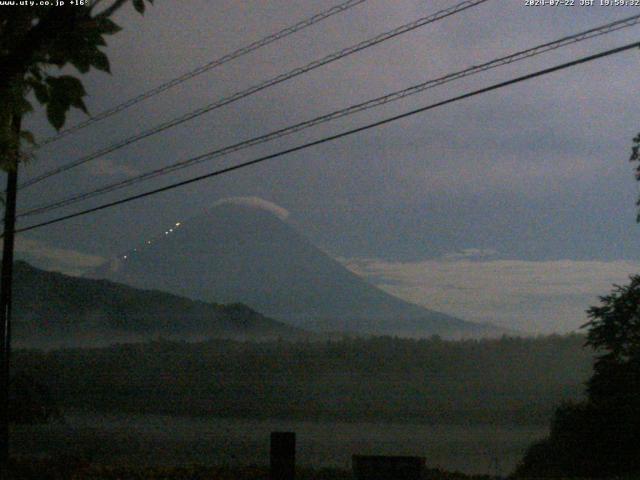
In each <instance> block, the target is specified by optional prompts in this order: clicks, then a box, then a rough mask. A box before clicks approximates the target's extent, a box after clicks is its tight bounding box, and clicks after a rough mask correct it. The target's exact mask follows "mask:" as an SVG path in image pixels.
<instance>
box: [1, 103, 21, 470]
mask: <svg viewBox="0 0 640 480" xmlns="http://www.w3.org/2000/svg"><path fill="white" fill-rule="evenodd" d="M20 120H21V118H20V117H19V116H18V115H14V116H13V118H12V129H13V133H14V134H15V136H16V141H17V142H19V141H20ZM16 145H17V146H16V152H15V159H14V160H15V163H14V162H9V165H8V167H7V191H6V195H7V197H6V199H5V210H4V237H3V239H2V240H3V244H2V273H1V277H0V281H1V283H0V361H1V362H2V365H1V366H0V478H6V475H7V465H8V461H9V375H10V370H9V361H10V356H11V286H12V277H13V244H14V237H15V234H14V232H15V225H16V196H17V191H18V160H19V154H20V147H19V145H20V144H19V143H17V144H16Z"/></svg>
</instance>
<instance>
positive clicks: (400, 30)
mask: <svg viewBox="0 0 640 480" xmlns="http://www.w3.org/2000/svg"><path fill="white" fill-rule="evenodd" d="M487 1H488V0H465V1H464V2H462V3H459V4H457V5H454V6H453V7H450V8H447V9H444V10H440V11H439V12H436V13H435V14H433V15H429V16H427V17H422V18H420V19H418V20H415V21H413V22H411V23H407V24H405V25H402V26H400V27H397V28H395V29H393V30H391V31H388V32H385V33H382V34H380V35H377V36H376V37H373V38H371V39H369V40H365V41H363V42H360V43H358V44H356V45H353V46H351V47H347V48H345V49H342V50H340V51H338V52H335V53H332V54H330V55H327V56H326V57H323V58H321V59H319V60H315V61H313V62H311V63H308V64H307V65H305V66H303V67H298V68H295V69H293V70H290V71H289V72H287V73H283V74H280V75H277V76H276V77H273V78H271V79H269V80H266V81H264V82H262V83H259V84H257V85H254V86H252V87H249V88H248V89H246V90H242V91H239V92H236V93H234V94H232V95H230V96H228V97H225V98H222V99H220V100H217V101H215V102H213V103H211V104H209V105H206V106H204V107H201V108H199V109H197V110H194V111H192V112H189V113H186V114H184V115H182V116H180V117H177V118H174V119H173V120H169V121H167V122H164V123H162V124H160V125H156V126H155V127H153V128H151V129H149V130H145V131H144V132H141V133H138V134H136V135H132V136H130V137H128V138H126V139H124V140H121V141H120V142H118V143H115V144H113V145H110V146H108V147H105V148H103V149H101V150H98V151H97V152H94V153H91V154H89V155H87V156H85V157H81V158H79V159H77V160H74V161H72V162H70V163H67V164H65V165H62V166H60V167H58V168H55V169H52V170H50V171H48V172H45V173H43V174H41V175H38V176H36V177H34V178H32V179H30V180H27V181H26V182H24V183H22V184H21V185H19V187H18V188H19V189H21V188H26V187H29V186H31V185H34V184H36V183H38V182H41V181H42V180H45V179H47V178H49V177H52V176H54V175H58V174H60V173H62V172H65V171H67V170H70V169H72V168H75V167H77V166H79V165H82V164H84V163H87V162H89V161H91V160H95V159H97V158H100V157H103V156H104V155H107V154H108V153H111V152H114V151H116V150H119V149H121V148H123V147H126V146H127V145H130V144H132V143H135V142H137V141H139V140H142V139H144V138H147V137H150V136H152V135H155V134H157V133H160V132H163V131H165V130H167V129H169V128H172V127H175V126H177V125H180V124H182V123H184V122H187V121H189V120H193V119H194V118H197V117H199V116H201V115H204V114H205V113H209V112H211V111H212V110H215V109H218V108H221V107H223V106H225V105H228V104H230V103H233V102H236V101H238V100H241V99H243V98H246V97H248V96H250V95H253V94H255V93H258V92H260V91H262V90H266V89H267V88H270V87H273V86H274V85H277V84H280V83H282V82H285V81H287V80H290V79H292V78H294V77H297V76H299V75H302V74H304V73H307V72H309V71H311V70H314V69H316V68H319V67H322V66H324V65H327V64H329V63H332V62H335V61H336V60H339V59H341V58H344V57H346V56H348V55H352V54H354V53H356V52H359V51H361V50H364V49H366V48H369V47H372V46H374V45H377V44H379V43H382V42H385V41H387V40H390V39H392V38H395V37H397V36H399V35H402V34H404V33H407V32H410V31H412V30H415V29H417V28H419V27H422V26H424V25H427V24H430V23H434V22H437V21H439V20H442V19H444V18H446V17H449V16H451V15H455V14H456V13H459V12H461V11H463V10H466V9H468V8H471V7H474V6H476V5H479V4H482V3H485V2H487Z"/></svg>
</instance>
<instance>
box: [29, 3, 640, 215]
mask: <svg viewBox="0 0 640 480" xmlns="http://www.w3.org/2000/svg"><path fill="white" fill-rule="evenodd" d="M638 23H640V14H639V15H634V16H631V17H627V18H625V19H622V20H617V21H615V22H611V23H608V24H605V25H602V26H599V27H596V28H591V29H589V30H586V31H583V32H580V33H577V34H574V35H570V36H567V37H563V38H560V39H558V40H554V41H552V42H548V43H545V44H542V45H538V46H536V47H533V48H529V49H526V50H522V51H519V52H516V53H513V54H510V55H507V56H505V57H501V58H498V59H495V60H491V61H489V62H486V63H483V64H481V65H476V66H472V67H470V68H467V69H465V70H461V71H458V72H454V73H450V74H448V75H445V76H443V77H439V78H436V79H432V80H428V81H426V82H423V83H420V84H417V85H414V86H411V87H408V88H405V89H402V90H399V91H396V92H393V93H390V94H387V95H383V96H381V97H377V98H374V99H371V100H368V101H366V102H363V103H359V104H356V105H352V106H350V107H347V108H344V109H341V110H336V111H334V112H331V113H329V114H326V115H322V116H319V117H315V118H313V119H311V120H307V121H304V122H301V123H297V124H294V125H291V126H288V127H285V128H282V129H279V130H275V131H273V132H270V133H267V134H264V135H261V136H258V137H254V138H252V139H249V140H245V141H242V142H239V143H236V144H233V145H229V146H226V147H223V148H220V149H217V150H214V151H211V152H208V153H205V154H202V155H198V156H196V157H192V158H189V159H187V160H183V161H181V162H177V163H174V164H171V165H168V166H166V167H161V168H158V169H155V170H151V171H148V172H145V173H143V174H140V175H137V176H135V177H132V178H128V179H125V180H121V181H119V182H115V183H112V184H109V185H106V186H104V187H100V188H97V189H95V190H91V191H89V192H84V193H80V194H75V195H71V196H68V197H66V198H64V199H61V200H58V201H56V202H54V203H49V204H46V205H42V206H39V207H34V208H32V209H30V210H27V211H25V212H21V213H20V214H19V215H18V217H25V216H30V215H37V214H41V213H45V212H48V211H51V210H55V209H58V208H61V207H65V206H68V205H72V204H75V203H77V202H80V201H82V200H87V199H89V198H93V197H96V196H98V195H103V194H105V193H109V192H112V191H115V190H119V189H120V188H124V187H127V186H130V185H134V184H136V183H140V182H142V181H145V180H149V179H152V178H155V177H158V176H161V175H165V174H167V173H171V172H174V171H177V170H181V169H183V168H187V167H190V166H192V165H195V164H198V163H202V162H204V161H209V160H212V159H214V158H219V157H222V156H225V155H228V154H230V153H233V152H237V151H240V150H244V149H246V148H249V147H253V146H256V145H259V144H262V143H266V142H268V141H271V140H274V139H276V138H280V137H283V136H286V135H290V134H293V133H297V132H299V131H302V130H305V129H307V128H310V127H313V126H316V125H319V124H322V123H326V122H329V121H332V120H335V119H338V118H342V117H346V116H348V115H352V114H355V113H358V112H361V111H364V110H368V109H371V108H374V107H377V106H380V105H383V104H386V103H389V102H393V101H396V100H400V99H402V98H405V97H408V96H410V95H415V94H417V93H421V92H423V91H425V90H428V89H430V88H434V87H437V86H440V85H443V84H446V83H449V82H451V81H454V80H458V79H460V78H464V77H467V76H471V75H474V74H477V73H481V72H484V71H487V70H490V69H493V68H497V67H499V66H503V65H508V64H511V63H513V62H516V61H519V60H524V59H527V58H531V57H534V56H536V55H540V54H542V53H545V52H548V51H550V50H555V49H558V48H561V47H564V46H567V45H571V44H574V43H578V42H581V41H584V40H587V39H590V38H594V37H597V36H601V35H605V34H608V33H611V32H614V31H617V30H620V29H622V28H627V27H631V26H633V25H637V24H638Z"/></svg>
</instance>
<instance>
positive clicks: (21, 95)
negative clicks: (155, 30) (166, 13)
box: [0, 0, 153, 170]
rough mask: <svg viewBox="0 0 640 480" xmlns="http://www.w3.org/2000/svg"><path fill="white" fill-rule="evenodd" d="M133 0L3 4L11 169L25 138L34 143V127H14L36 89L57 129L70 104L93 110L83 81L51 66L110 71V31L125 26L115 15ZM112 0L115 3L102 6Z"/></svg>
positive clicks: (1, 88)
mask: <svg viewBox="0 0 640 480" xmlns="http://www.w3.org/2000/svg"><path fill="white" fill-rule="evenodd" d="M128 1H129V0H113V1H112V2H111V3H109V2H105V1H104V0H97V1H93V2H89V1H87V2H85V3H86V5H70V4H69V2H67V5H65V6H42V5H34V6H31V7H28V8H24V7H20V8H18V7H15V8H2V9H1V10H0V70H2V72H3V75H2V77H1V78H0V105H2V108H0V158H1V159H2V163H1V164H0V167H1V168H3V169H5V170H7V169H10V168H12V167H13V166H15V165H16V164H17V163H18V162H19V161H21V160H23V159H24V158H23V157H21V156H20V155H19V153H18V152H19V147H20V143H21V141H27V142H30V143H33V140H34V139H33V136H32V135H31V134H30V133H28V132H16V129H15V128H14V125H15V122H16V120H15V119H16V118H20V117H22V116H23V115H24V114H25V113H28V112H31V111H32V110H33V106H32V105H31V104H30V102H29V101H28V100H27V97H28V95H29V94H30V93H31V92H33V93H34V96H35V99H36V100H37V101H38V103H40V104H42V105H43V106H44V107H45V108H46V113H47V118H48V120H49V122H50V123H51V125H52V126H53V127H55V128H56V129H57V130H60V129H61V128H62V126H63V125H64V123H65V119H66V115H67V112H68V111H69V109H70V108H72V107H73V108H77V109H80V110H82V111H83V112H85V113H87V108H86V105H85V103H84V97H85V96H86V91H85V89H84V87H83V86H82V82H81V81H80V80H79V79H78V78H77V77H74V76H71V75H54V74H53V73H51V70H52V68H54V67H55V68H57V69H58V70H59V69H62V68H63V67H65V66H67V65H71V66H73V67H75V68H76V70H77V71H78V72H80V73H87V72H88V71H89V70H90V69H91V68H94V69H96V70H100V71H104V72H109V71H110V66H109V59H108V58H107V55H106V54H105V53H104V51H102V50H101V49H102V48H103V47H104V46H106V39H105V37H107V36H109V35H113V34H115V33H117V32H118V31H120V30H121V29H120V27H119V26H118V25H117V24H116V23H115V22H114V21H113V20H112V19H111V18H110V17H111V16H112V15H113V14H114V13H115V12H116V11H118V10H119V9H120V8H121V7H123V6H124V5H125V4H126V3H128ZM146 1H148V2H149V3H152V2H153V0H146ZM36 3H39V2H36ZM106 3H109V5H108V6H106V7H105V8H104V9H103V10H101V11H97V9H98V8H99V7H102V6H104V4H106ZM132 3H133V6H134V8H135V9H136V11H138V12H140V13H143V12H144V8H145V4H144V0H132Z"/></svg>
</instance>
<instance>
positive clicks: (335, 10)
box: [36, 0, 367, 148]
mask: <svg viewBox="0 0 640 480" xmlns="http://www.w3.org/2000/svg"><path fill="white" fill-rule="evenodd" d="M366 1H367V0H349V1H347V2H344V3H341V4H339V5H336V6H334V7H331V8H330V9H328V10H325V11H323V12H320V13H317V14H315V15H313V16H311V17H309V18H306V19H304V20H302V21H300V22H298V23H296V24H294V25H291V26H290V27H287V28H284V29H282V30H280V31H278V32H276V33H273V34H271V35H269V36H267V37H264V38H262V39H261V40H257V41H255V42H253V43H250V44H249V45H246V46H244V47H241V48H239V49H237V50H235V51H233V52H231V53H229V54H227V55H224V56H222V57H220V58H217V59H215V60H212V61H210V62H208V63H206V64H204V65H201V66H199V67H197V68H195V69H193V70H191V71H189V72H187V73H184V74H182V75H180V76H179V77H176V78H174V79H173V80H169V81H168V82H165V83H163V84H161V85H158V86H157V87H155V88H152V89H150V90H147V91H146V92H144V93H141V94H140V95H137V96H135V97H133V98H130V99H129V100H127V101H125V102H122V103H120V104H118V105H116V106H115V107H112V108H110V109H108V110H104V111H102V112H100V113H98V114H97V115H93V116H91V117H90V118H88V119H87V120H85V121H83V122H80V123H77V124H76V125H73V126H71V127H69V128H66V129H64V130H62V131H61V132H59V133H57V134H56V135H53V136H51V137H48V138H45V139H44V140H42V141H41V142H39V145H38V147H36V148H39V147H42V146H44V145H48V144H50V143H54V142H57V141H58V140H60V139H62V138H64V137H66V136H68V135H70V134H72V133H74V132H77V131H79V130H82V129H83V128H86V127H88V126H89V125H92V124H94V123H97V122H99V121H101V120H104V119H105V118H109V117H111V116H112V115H115V114H116V113H120V112H122V111H124V110H127V109H128V108H130V107H132V106H134V105H136V104H138V103H140V102H142V101H144V100H148V99H149V98H151V97H154V96H156V95H158V94H160V93H162V92H165V91H167V90H169V89H170V88H173V87H175V86H176V85H180V84H181V83H184V82H186V81H187V80H191V79H192V78H194V77H196V76H198V75H200V74H202V73H205V72H208V71H209V70H212V69H214V68H216V67H219V66H221V65H224V64H225V63H228V62H230V61H232V60H235V59H236V58H239V57H242V56H244V55H247V54H249V53H251V52H254V51H256V50H258V49H260V48H262V47H265V46H267V45H269V44H271V43H273V42H275V41H277V40H281V39H283V38H285V37H288V36H289V35H292V34H294V33H296V32H299V31H300V30H304V29H305V28H307V27H310V26H311V25H314V24H316V23H318V22H321V21H322V20H325V19H327V18H329V17H332V16H333V15H337V14H339V13H342V12H344V11H346V10H349V9H350V8H353V7H355V6H357V5H360V4H361V3H364V2H366Z"/></svg>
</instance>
